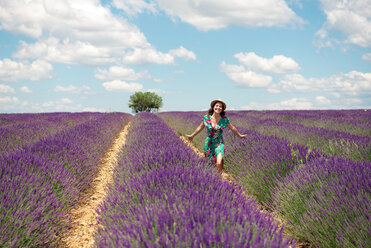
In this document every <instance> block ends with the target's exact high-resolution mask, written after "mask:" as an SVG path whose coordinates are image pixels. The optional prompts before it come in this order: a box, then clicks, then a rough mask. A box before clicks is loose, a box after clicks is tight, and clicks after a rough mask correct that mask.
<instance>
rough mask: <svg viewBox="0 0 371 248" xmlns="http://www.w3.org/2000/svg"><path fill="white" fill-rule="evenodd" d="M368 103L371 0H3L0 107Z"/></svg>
mask: <svg viewBox="0 0 371 248" xmlns="http://www.w3.org/2000/svg"><path fill="white" fill-rule="evenodd" d="M138 91H142V92H146V91H150V92H154V93H156V94H157V95H159V96H161V97H162V100H163V106H162V108H161V109H160V111H201V110H206V109H208V108H209V104H210V102H211V101H212V100H214V99H222V100H224V101H225V102H226V104H227V110H281V109H312V110H315V109H370V107H371V0H287V1H284V0H228V1H225V0H101V1H99V0H79V1H75V0H58V1H55V0H0V113H39V112H82V111H90V112H96V111H98V112H112V111H118V112H127V113H132V111H131V109H130V108H129V107H128V103H129V99H130V96H131V95H133V94H134V93H135V92H138Z"/></svg>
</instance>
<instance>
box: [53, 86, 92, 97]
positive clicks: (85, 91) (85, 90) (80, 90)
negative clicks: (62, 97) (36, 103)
mask: <svg viewBox="0 0 371 248" xmlns="http://www.w3.org/2000/svg"><path fill="white" fill-rule="evenodd" d="M54 92H69V93H72V94H82V95H90V94H93V91H92V89H91V88H90V87H89V86H87V85H83V86H81V87H76V86H74V85H69V86H67V87H64V86H60V85H57V86H56V87H55V88H54Z"/></svg>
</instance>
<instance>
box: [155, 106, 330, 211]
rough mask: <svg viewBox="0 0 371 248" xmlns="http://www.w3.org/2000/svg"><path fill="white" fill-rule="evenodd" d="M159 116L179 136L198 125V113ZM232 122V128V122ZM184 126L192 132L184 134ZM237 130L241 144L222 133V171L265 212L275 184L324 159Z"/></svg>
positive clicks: (297, 147) (300, 148)
mask: <svg viewBox="0 0 371 248" xmlns="http://www.w3.org/2000/svg"><path fill="white" fill-rule="evenodd" d="M159 116H161V118H164V120H166V121H167V123H168V125H169V126H171V127H172V128H174V129H175V130H177V132H179V133H180V132H182V135H183V132H184V131H186V132H188V133H192V132H193V130H194V129H195V128H196V127H197V126H198V125H199V124H200V122H201V120H200V119H201V118H200V116H199V114H198V113H181V112H169V113H160V114H159ZM231 121H232V124H234V123H233V122H234V119H233V118H231ZM184 126H188V128H187V129H190V130H191V131H189V130H187V129H185V130H183V128H184ZM237 129H238V130H239V132H240V133H245V134H248V136H247V137H246V138H245V139H242V140H241V139H239V138H237V137H236V136H235V135H234V134H233V133H232V132H230V131H229V130H228V129H227V130H226V131H225V132H224V141H225V144H226V146H225V152H226V156H225V164H224V170H225V171H226V172H228V173H230V174H231V175H233V177H234V178H235V180H236V181H237V182H238V183H239V184H240V185H242V186H243V187H244V188H245V189H246V190H247V191H248V192H250V193H251V194H252V195H253V196H254V197H255V199H256V200H257V201H258V202H259V203H260V204H262V205H265V206H266V207H267V208H271V206H272V201H273V200H272V198H273V195H272V192H274V191H275V190H276V187H277V184H278V182H280V181H282V180H283V179H284V178H285V176H286V175H287V174H289V173H290V172H291V171H292V170H294V169H295V168H296V167H298V166H299V165H301V164H305V163H307V161H310V160H314V159H316V158H318V157H321V156H323V155H324V154H322V153H321V152H319V151H317V150H315V149H310V148H309V147H307V146H302V145H298V144H292V143H291V142H289V141H287V140H286V139H283V138H280V137H277V136H271V135H263V134H261V133H259V132H257V131H254V130H250V129H246V128H243V127H239V126H237ZM181 130H182V131H181ZM199 136H200V137H199V138H200V139H201V141H199V140H194V143H195V145H196V147H197V148H198V149H200V150H201V151H202V149H203V146H202V145H203V139H204V135H199ZM196 137H197V136H196Z"/></svg>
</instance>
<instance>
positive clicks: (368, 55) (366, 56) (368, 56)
mask: <svg viewBox="0 0 371 248" xmlns="http://www.w3.org/2000/svg"><path fill="white" fill-rule="evenodd" d="M362 59H363V60H365V61H368V62H371V53H365V54H363V55H362Z"/></svg>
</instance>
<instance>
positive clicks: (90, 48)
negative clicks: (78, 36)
mask: <svg viewBox="0 0 371 248" xmlns="http://www.w3.org/2000/svg"><path fill="white" fill-rule="evenodd" d="M118 52H120V51H116V49H114V48H109V47H104V46H95V45H93V44H91V43H89V42H83V41H71V40H69V39H64V40H60V39H58V38H55V37H49V38H48V39H43V40H39V41H38V42H36V43H34V44H28V43H26V42H21V44H20V46H19V48H18V51H17V52H15V53H14V54H13V57H14V58H19V59H32V58H42V59H44V60H47V61H50V62H55V63H65V64H84V65H100V64H106V63H112V62H114V61H115V55H114V54H116V53H118Z"/></svg>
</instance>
